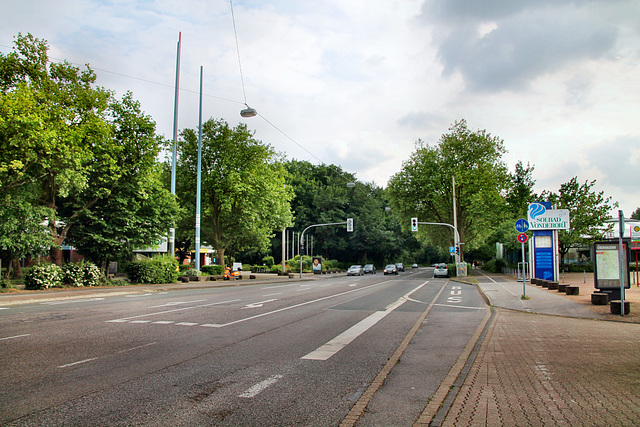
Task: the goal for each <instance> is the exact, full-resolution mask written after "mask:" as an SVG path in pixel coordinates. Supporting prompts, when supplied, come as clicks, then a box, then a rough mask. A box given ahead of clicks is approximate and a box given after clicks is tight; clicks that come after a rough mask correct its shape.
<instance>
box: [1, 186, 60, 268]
mask: <svg viewBox="0 0 640 427" xmlns="http://www.w3.org/2000/svg"><path fill="white" fill-rule="evenodd" d="M26 189H27V188H26V187H22V190H26ZM48 215H49V211H48V209H46V208H44V207H42V206H37V205H33V204H31V203H30V202H29V196H28V195H24V194H21V195H20V194H19V195H16V194H15V192H12V193H7V192H5V193H4V194H2V195H1V196H0V259H3V260H7V259H8V260H11V261H13V264H14V266H15V274H16V276H20V275H21V270H20V263H19V262H18V261H19V260H20V259H22V258H23V257H25V256H27V255H44V254H45V253H46V252H47V248H48V247H49V244H50V243H51V238H50V236H49V233H48V232H47V229H46V227H45V226H44V225H43V223H44V222H45V221H46V218H47V217H48ZM5 277H7V278H8V277H9V269H8V268H7V270H6V276H5Z"/></svg>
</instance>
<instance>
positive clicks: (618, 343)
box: [432, 308, 640, 426]
mask: <svg viewBox="0 0 640 427" xmlns="http://www.w3.org/2000/svg"><path fill="white" fill-rule="evenodd" d="M494 309H495V310H496V312H495V316H494V318H493V320H492V321H491V323H490V326H489V329H488V331H487V335H486V337H485V339H484V341H483V343H482V346H481V347H480V351H479V352H478V355H477V357H476V359H475V361H474V363H473V365H472V367H471V370H470V371H469V374H468V375H467V377H466V379H465V381H464V383H463V385H462V387H461V389H460V391H459V392H458V394H457V397H456V398H455V400H454V401H453V403H452V404H451V407H450V410H449V412H448V414H447V415H446V418H445V419H444V421H443V422H442V424H441V425H442V426H555V425H571V426H637V425H640V325H638V324H629V323H621V322H610V321H602V320H592V319H581V318H567V317H560V316H548V315H542V314H534V313H526V312H518V311H513V310H508V309H502V308H494ZM432 425H433V424H432Z"/></svg>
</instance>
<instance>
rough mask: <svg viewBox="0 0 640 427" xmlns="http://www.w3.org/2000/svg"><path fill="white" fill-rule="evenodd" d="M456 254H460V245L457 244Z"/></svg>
mask: <svg viewBox="0 0 640 427" xmlns="http://www.w3.org/2000/svg"><path fill="white" fill-rule="evenodd" d="M456 255H460V245H456Z"/></svg>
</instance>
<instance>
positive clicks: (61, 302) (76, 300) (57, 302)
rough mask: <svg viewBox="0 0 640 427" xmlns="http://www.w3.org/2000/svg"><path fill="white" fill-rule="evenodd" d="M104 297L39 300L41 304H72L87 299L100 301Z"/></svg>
mask: <svg viewBox="0 0 640 427" xmlns="http://www.w3.org/2000/svg"><path fill="white" fill-rule="evenodd" d="M102 300H104V298H87V299H68V300H62V301H45V302H41V303H40V304H41V305H61V304H74V303H77V302H87V301H102Z"/></svg>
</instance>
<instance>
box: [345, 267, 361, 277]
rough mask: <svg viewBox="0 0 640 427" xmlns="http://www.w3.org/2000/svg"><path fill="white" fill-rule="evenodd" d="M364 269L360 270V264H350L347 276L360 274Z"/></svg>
mask: <svg viewBox="0 0 640 427" xmlns="http://www.w3.org/2000/svg"><path fill="white" fill-rule="evenodd" d="M363 274H364V271H362V266H361V265H352V266H351V267H349V269H348V270H347V276H362V275H363Z"/></svg>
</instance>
